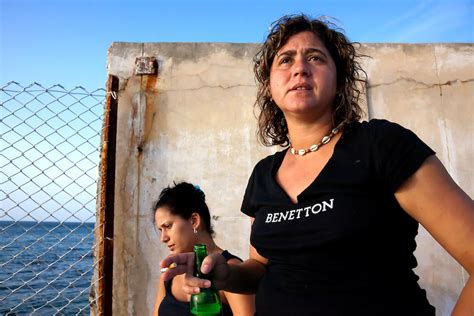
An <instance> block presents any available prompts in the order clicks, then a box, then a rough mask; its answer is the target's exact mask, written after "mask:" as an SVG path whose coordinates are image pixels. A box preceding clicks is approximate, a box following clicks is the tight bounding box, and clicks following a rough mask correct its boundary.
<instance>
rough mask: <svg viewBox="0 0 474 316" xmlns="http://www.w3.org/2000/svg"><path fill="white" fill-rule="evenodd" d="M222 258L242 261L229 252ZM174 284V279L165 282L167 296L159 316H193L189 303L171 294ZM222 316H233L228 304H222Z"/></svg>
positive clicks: (162, 302) (223, 254)
mask: <svg viewBox="0 0 474 316" xmlns="http://www.w3.org/2000/svg"><path fill="white" fill-rule="evenodd" d="M222 256H223V257H224V258H225V260H226V261H229V260H230V259H237V260H240V261H242V259H240V258H239V257H237V256H234V255H233V254H231V253H230V252H228V251H227V250H224V251H223V252H222ZM172 284H173V279H171V280H168V281H166V282H165V290H166V294H165V297H164V298H163V300H162V301H161V304H160V307H159V309H158V315H157V316H189V315H191V312H190V309H189V302H182V301H178V300H177V299H176V298H175V297H174V295H173V293H172V292H171V285H172ZM222 315H223V316H232V310H231V309H230V306H229V305H228V304H222Z"/></svg>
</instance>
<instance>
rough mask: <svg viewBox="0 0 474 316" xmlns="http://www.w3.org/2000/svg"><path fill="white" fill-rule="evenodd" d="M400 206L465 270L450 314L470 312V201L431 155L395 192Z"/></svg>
mask: <svg viewBox="0 0 474 316" xmlns="http://www.w3.org/2000/svg"><path fill="white" fill-rule="evenodd" d="M395 197H396V198H397V200H398V202H399V203H400V205H401V206H402V208H403V209H404V210H405V211H406V212H407V213H408V214H410V215H411V216H412V217H413V218H415V219H416V220H417V221H418V222H419V223H421V224H422V225H423V226H424V227H425V228H426V230H427V231H428V232H429V233H430V234H431V235H432V236H433V237H434V238H435V239H436V240H437V241H438V242H439V243H440V244H441V245H442V246H443V247H444V248H445V249H446V251H448V252H449V253H450V254H451V255H452V256H453V257H454V258H455V259H456V260H457V261H458V262H459V263H460V264H461V265H462V266H463V267H464V268H465V269H466V270H467V272H468V273H469V275H470V277H469V279H468V281H467V283H466V285H465V287H464V290H463V291H462V293H461V295H460V296H459V299H458V302H457V304H456V306H455V308H454V311H453V315H474V300H472V298H473V297H474V283H473V282H474V281H473V278H472V274H473V272H474V247H473V245H474V203H473V201H472V199H471V198H470V197H469V196H468V195H467V194H466V193H464V192H463V191H462V189H461V188H459V186H458V185H457V184H456V183H455V182H454V181H453V179H452V178H451V177H450V176H449V174H448V173H447V171H446V169H445V168H444V167H443V165H442V164H441V162H440V161H439V160H438V158H436V157H435V156H431V157H429V158H427V159H426V161H425V162H424V163H423V164H422V165H421V167H420V168H419V169H418V170H417V171H416V172H415V173H414V174H413V175H412V176H411V177H410V178H408V179H407V180H406V181H405V182H404V183H403V184H402V185H401V186H400V188H399V189H398V190H397V192H395Z"/></svg>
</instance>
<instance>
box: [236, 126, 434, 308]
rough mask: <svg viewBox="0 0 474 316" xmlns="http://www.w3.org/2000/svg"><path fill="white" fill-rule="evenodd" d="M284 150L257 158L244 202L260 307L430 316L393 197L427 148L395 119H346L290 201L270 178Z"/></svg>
mask: <svg viewBox="0 0 474 316" xmlns="http://www.w3.org/2000/svg"><path fill="white" fill-rule="evenodd" d="M285 153H286V150H283V151H281V152H278V153H276V154H274V155H271V156H268V157H267V158H265V159H263V160H261V161H260V162H259V163H257V165H256V166H255V168H254V170H253V172H252V175H251V177H250V179H249V183H248V186H247V189H246V192H245V196H244V200H243V203H242V212H243V213H245V214H247V215H249V216H251V217H254V218H255V221H254V223H253V225H252V232H251V244H252V245H253V246H254V247H255V248H256V250H257V251H258V252H259V253H260V254H261V255H262V256H264V257H266V258H267V259H268V260H269V262H268V265H267V271H266V273H265V274H264V276H263V278H262V280H261V281H260V284H259V288H258V290H257V296H256V308H257V313H258V315H259V316H260V315H298V316H304V315H324V316H329V315H434V308H433V307H432V306H431V305H430V304H429V303H428V301H427V299H426V293H425V291H424V290H422V289H420V287H419V286H418V283H417V280H418V277H417V276H416V275H415V273H414V272H413V270H412V269H413V268H414V267H416V265H417V262H416V259H415V256H414V255H413V251H414V250H415V248H416V243H415V236H416V234H417V230H418V223H417V222H416V221H415V220H414V219H413V218H411V217H410V216H409V215H408V214H407V213H406V212H405V211H404V210H403V209H402V208H401V207H400V205H399V204H398V202H397V200H396V199H395V197H394V192H395V191H396V189H397V188H398V187H399V186H400V185H401V184H402V183H403V181H405V180H406V179H407V178H408V177H409V176H410V175H412V174H413V173H414V172H415V171H416V170H417V169H418V168H419V167H420V166H421V164H422V163H423V161H424V160H425V159H426V158H427V157H428V156H430V155H432V154H434V152H433V151H432V150H431V149H430V148H429V147H428V146H427V145H425V144H424V143H423V142H422V141H421V140H420V139H419V138H418V137H417V136H416V135H415V134H414V133H412V132H411V131H409V130H407V129H405V128H403V127H401V126H399V125H397V124H394V123H391V122H388V121H385V120H371V121H370V122H363V123H359V122H357V123H352V124H350V125H349V126H347V127H346V128H345V129H344V131H343V134H342V136H341V138H340V139H339V141H338V142H337V144H336V145H335V149H334V153H333V155H332V157H331V158H330V160H329V161H328V163H327V164H326V166H325V167H324V168H323V170H322V171H321V173H320V174H319V175H318V177H317V178H316V179H315V180H314V182H313V183H311V184H310V185H309V186H308V187H307V188H306V189H305V190H304V191H303V192H302V193H301V194H300V195H298V197H297V200H298V203H297V204H294V203H293V202H292V201H291V200H290V198H289V197H288V195H287V194H286V193H285V192H284V191H283V189H282V188H281V187H280V186H279V185H278V183H277V182H276V180H275V175H276V173H277V171H278V169H279V167H280V165H281V163H282V161H283V158H284V155H285ZM315 154H317V153H315Z"/></svg>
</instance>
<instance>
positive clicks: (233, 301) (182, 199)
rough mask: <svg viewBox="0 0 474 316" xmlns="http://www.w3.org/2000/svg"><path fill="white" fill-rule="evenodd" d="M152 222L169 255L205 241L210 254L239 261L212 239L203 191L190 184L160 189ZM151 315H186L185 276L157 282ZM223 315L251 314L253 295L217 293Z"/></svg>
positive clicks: (234, 261)
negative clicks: (153, 221) (219, 297)
mask: <svg viewBox="0 0 474 316" xmlns="http://www.w3.org/2000/svg"><path fill="white" fill-rule="evenodd" d="M154 211H155V225H156V227H157V228H158V229H159V231H160V240H161V242H163V243H165V244H166V245H167V246H168V249H169V251H170V253H171V254H177V253H183V252H190V251H192V250H193V245H194V244H205V245H206V246H207V249H208V253H209V254H219V255H222V256H223V258H225V261H226V263H228V264H231V265H233V264H239V263H241V262H242V260H241V259H240V258H238V257H236V256H234V255H232V254H230V253H229V252H228V251H227V250H222V249H221V248H220V247H219V246H217V245H216V243H215V242H214V239H213V238H212V235H213V233H214V232H213V230H212V227H211V215H210V213H209V209H208V207H207V204H206V201H205V195H204V192H203V191H202V190H201V189H200V188H199V187H198V186H194V185H192V184H190V183H186V182H181V183H178V184H175V186H173V187H167V188H165V189H163V190H162V191H161V194H160V198H159V199H158V201H157V202H156V203H155V206H154ZM158 282H159V283H158V291H157V295H156V300H155V308H154V310H153V316H157V315H159V316H180V315H182V316H188V315H189V314H190V308H189V299H190V296H189V295H188V294H187V293H185V291H184V290H183V284H184V276H183V275H180V276H177V277H175V278H173V279H171V280H166V281H165V280H163V278H160V280H159V281H158ZM219 294H220V296H221V301H222V307H223V316H232V315H240V316H250V315H253V313H254V296H253V295H241V294H235V293H228V292H224V291H220V292H219Z"/></svg>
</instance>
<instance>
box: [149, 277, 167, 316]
mask: <svg viewBox="0 0 474 316" xmlns="http://www.w3.org/2000/svg"><path fill="white" fill-rule="evenodd" d="M157 288H158V290H157V292H156V299H155V307H154V308H153V315H152V316H157V315H158V309H159V308H160V304H161V302H162V301H163V298H164V297H165V293H166V290H165V283H164V282H163V278H162V277H161V276H160V279H159V280H158V286H157Z"/></svg>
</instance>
